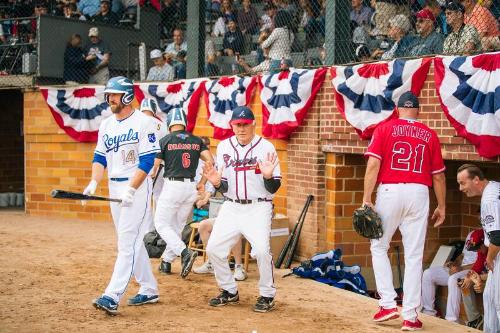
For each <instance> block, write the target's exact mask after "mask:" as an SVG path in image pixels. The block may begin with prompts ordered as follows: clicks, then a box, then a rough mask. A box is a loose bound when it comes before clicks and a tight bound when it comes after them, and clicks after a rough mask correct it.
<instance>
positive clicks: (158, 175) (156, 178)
mask: <svg viewBox="0 0 500 333" xmlns="http://www.w3.org/2000/svg"><path fill="white" fill-rule="evenodd" d="M161 169H163V164H160V166H159V167H158V172H157V173H156V176H155V179H154V180H153V186H152V187H151V188H155V184H156V181H157V180H158V177H161V176H160V173H161Z"/></svg>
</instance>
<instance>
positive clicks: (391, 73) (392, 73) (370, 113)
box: [331, 58, 431, 139]
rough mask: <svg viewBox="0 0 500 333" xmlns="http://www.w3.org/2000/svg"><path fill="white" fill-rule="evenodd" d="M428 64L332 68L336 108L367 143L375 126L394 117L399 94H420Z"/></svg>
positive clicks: (405, 62)
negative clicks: (408, 92)
mask: <svg viewBox="0 0 500 333" xmlns="http://www.w3.org/2000/svg"><path fill="white" fill-rule="evenodd" d="M430 64H431V59H430V58H423V59H413V60H404V59H397V60H392V61H389V62H385V61H380V62H376V63H371V64H359V65H354V66H334V67H332V69H331V74H332V84H333V86H334V88H335V100H336V102H337V108H338V110H339V111H340V112H341V114H342V115H343V117H344V118H345V119H346V121H347V122H348V123H349V124H351V125H352V126H353V127H354V129H355V130H356V132H358V135H359V136H360V137H361V138H363V139H369V138H370V137H371V135H372V133H373V130H374V129H375V127H376V126H377V125H378V124H380V123H382V122H384V121H386V120H388V119H391V118H392V117H395V116H396V108H395V106H396V105H397V102H398V100H399V97H400V96H401V95H402V94H403V93H405V92H407V91H412V92H413V93H414V94H415V95H417V96H418V95H419V94H420V90H421V89H422V86H423V84H424V81H425V79H426V77H427V73H428V71H429V66H430Z"/></svg>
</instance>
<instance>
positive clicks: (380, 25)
mask: <svg viewBox="0 0 500 333" xmlns="http://www.w3.org/2000/svg"><path fill="white" fill-rule="evenodd" d="M375 13H376V16H375V28H376V30H377V31H379V32H380V33H381V34H382V35H386V36H387V35H388V34H389V28H390V24H389V23H390V20H391V19H392V18H394V17H396V16H397V15H403V16H406V17H409V15H410V10H409V6H408V1H407V0H375Z"/></svg>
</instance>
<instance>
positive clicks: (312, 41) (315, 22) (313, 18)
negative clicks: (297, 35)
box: [299, 0, 322, 48]
mask: <svg viewBox="0 0 500 333" xmlns="http://www.w3.org/2000/svg"><path fill="white" fill-rule="evenodd" d="M300 7H301V8H302V10H303V14H302V19H301V20H300V23H299V27H300V28H302V29H304V32H305V33H306V47H307V48H310V47H315V46H318V43H319V42H318V37H319V36H320V35H321V30H322V28H321V20H320V15H321V5H320V3H319V2H318V0H300Z"/></svg>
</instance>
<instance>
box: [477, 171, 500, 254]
mask: <svg viewBox="0 0 500 333" xmlns="http://www.w3.org/2000/svg"><path fill="white" fill-rule="evenodd" d="M481 225H482V226H483V230H484V233H485V234H486V235H485V236H486V237H485V238H484V243H485V244H486V245H489V243H490V242H489V234H490V233H491V232H492V231H496V230H500V183H499V182H494V181H489V182H488V185H486V187H485V188H484V191H483V195H482V197H481Z"/></svg>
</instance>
